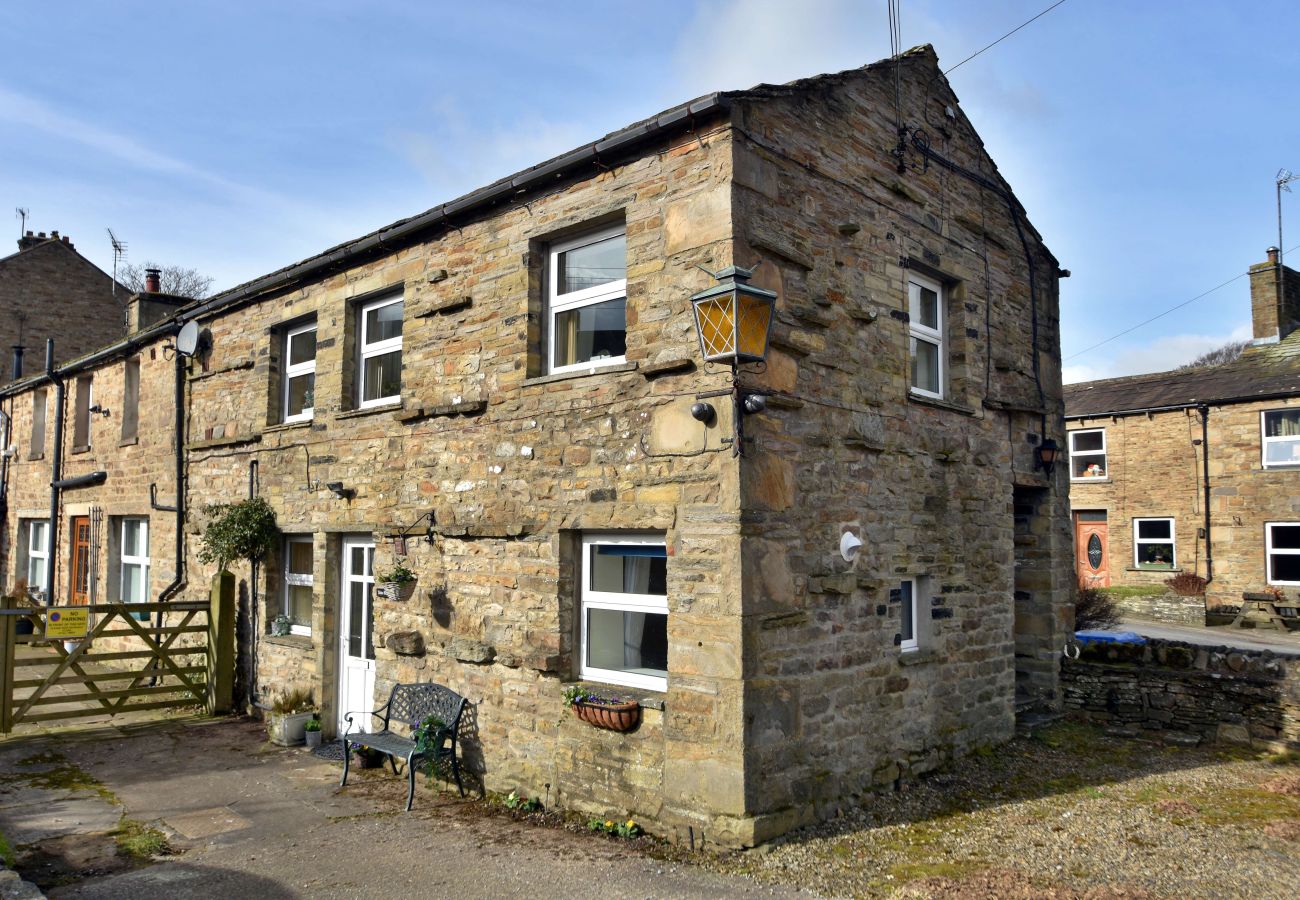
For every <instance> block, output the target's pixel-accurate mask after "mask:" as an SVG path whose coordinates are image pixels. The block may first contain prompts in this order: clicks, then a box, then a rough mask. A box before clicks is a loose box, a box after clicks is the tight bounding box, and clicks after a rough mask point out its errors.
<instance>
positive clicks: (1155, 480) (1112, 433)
mask: <svg viewBox="0 0 1300 900" xmlns="http://www.w3.org/2000/svg"><path fill="white" fill-rule="evenodd" d="M1250 299H1251V316H1252V321H1253V325H1254V340H1253V342H1252V344H1251V346H1249V347H1248V348H1247V349H1246V350H1245V352H1244V353H1242V354H1241V356H1240V357H1239V358H1237V359H1236V360H1234V361H1232V362H1230V363H1225V364H1222V365H1216V366H1202V367H1198V368H1193V369H1182V370H1177V371H1174V372H1157V373H1155V374H1152V375H1135V376H1132V377H1128V378H1111V379H1106V380H1103V381H1090V382H1084V383H1082V384H1072V385H1069V386H1068V387H1066V389H1065V397H1066V425H1067V427H1068V429H1069V452H1070V462H1069V466H1070V501H1071V506H1072V507H1073V517H1074V530H1075V535H1076V541H1077V543H1078V547H1077V551H1076V557H1077V565H1078V575H1079V578H1080V581H1081V583H1083V584H1085V585H1093V586H1099V587H1105V586H1108V585H1139V584H1159V583H1160V582H1163V581H1164V580H1166V579H1168V578H1170V577H1171V576H1172V575H1176V574H1179V573H1184V572H1186V573H1191V574H1195V575H1199V576H1200V577H1202V578H1205V579H1208V580H1209V584H1208V585H1207V586H1206V601H1205V602H1206V603H1207V604H1208V605H1209V606H1211V607H1218V606H1236V605H1239V604H1240V603H1241V602H1242V594H1243V593H1245V592H1262V591H1264V590H1266V589H1267V588H1270V587H1271V588H1276V589H1278V590H1280V591H1282V592H1283V594H1284V595H1285V596H1286V597H1289V598H1290V600H1291V603H1290V604H1289V605H1290V606H1292V607H1294V606H1296V605H1297V603H1296V596H1297V590H1298V589H1300V492H1297V490H1296V482H1295V478H1296V477H1297V474H1298V473H1300V330H1297V326H1300V272H1296V271H1295V270H1294V269H1290V268H1286V269H1285V270H1283V269H1282V268H1281V267H1280V265H1279V262H1278V257H1277V249H1276V248H1273V247H1270V248H1269V250H1268V259H1267V261H1266V262H1262V263H1259V264H1257V265H1254V266H1251V267H1250ZM1192 612H1193V618H1198V619H1199V621H1200V622H1201V623H1203V622H1204V615H1203V613H1204V609H1203V608H1199V607H1198V608H1196V609H1193V610H1192Z"/></svg>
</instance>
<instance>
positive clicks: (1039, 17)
mask: <svg viewBox="0 0 1300 900" xmlns="http://www.w3.org/2000/svg"><path fill="white" fill-rule="evenodd" d="M1064 2H1065V0H1056V2H1055V3H1053V4H1052V5H1051V6H1049V7H1047V9H1045V10H1043V11H1042V12H1040V13H1039V14H1038V15H1036V16H1034V18H1033V19H1029V20H1028V21H1025V22H1021V23H1020V24H1019V25H1017V26H1016V27H1015V28H1012V29H1011V30H1010V31H1008V32H1007V33H1006V34H1004V35H1002V37H1000V38H998V39H997V40H996V41H994V42H993V43H991V44H989V45H988V46H987V47H981V48H980V49H978V50H976V51H975V52H974V53H972V54H971V55H970V56H968V57H966V58H965V59H963V60H962V61H961V62H959V63H957V65H955V66H953V67H952V68H951V69H947V70H946V71H945V72H944V73H943V74H945V75H951V74H952V72H953V70H954V69H957V68H959V67H961V66H964V65H966V63H968V62H970V61H971V60H972V59H974V58H975V57H977V56H979V55H980V54H981V53H983V52H984V51H985V50H989V49H992V48H993V47H996V46H997V45H998V44H1000V43H1002V42H1003V41H1005V40H1006V39H1007V38H1009V37H1011V35H1013V34H1015V33H1016V32H1017V31H1019V30H1020V29H1022V28H1024V27H1025V26H1026V25H1028V24H1029V23H1030V22H1033V21H1035V20H1037V19H1041V18H1042V17H1043V16H1045V15H1047V14H1048V13H1049V12H1051V11H1052V10H1054V9H1056V8H1057V7H1058V6H1060V5H1061V4H1062V3H1064Z"/></svg>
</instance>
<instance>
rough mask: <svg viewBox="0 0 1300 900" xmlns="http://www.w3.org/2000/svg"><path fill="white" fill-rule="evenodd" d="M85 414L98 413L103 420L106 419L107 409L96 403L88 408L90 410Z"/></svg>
mask: <svg viewBox="0 0 1300 900" xmlns="http://www.w3.org/2000/svg"><path fill="white" fill-rule="evenodd" d="M86 412H91V413H99V414H100V415H101V416H103V417H104V418H105V419H107V418H108V407H107V406H100V405H99V404H98V403H96V404H95V405H94V406H92V407H90V409H88V410H86Z"/></svg>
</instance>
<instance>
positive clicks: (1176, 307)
mask: <svg viewBox="0 0 1300 900" xmlns="http://www.w3.org/2000/svg"><path fill="white" fill-rule="evenodd" d="M1296 250H1300V244H1297V245H1296V246H1294V247H1292V248H1291V249H1290V250H1288V251H1286V252H1287V253H1294V252H1295V251H1296ZM1249 274H1250V273H1249V272H1242V273H1241V274H1239V275H1233V276H1232V277H1231V278H1229V279H1228V280H1227V281H1225V282H1223V283H1222V284H1216V285H1215V286H1214V287H1212V288H1210V289H1209V290H1208V291H1205V292H1204V293H1200V294H1197V295H1196V296H1195V297H1193V298H1192V299H1190V300H1184V301H1183V302H1182V303H1178V304H1176V305H1174V306H1171V307H1169V308H1168V309H1166V310H1165V311H1164V312H1161V313H1156V314H1155V315H1154V316H1152V317H1151V318H1149V319H1145V320H1143V321H1141V322H1138V323H1137V324H1136V325H1134V326H1132V327H1131V328H1125V329H1124V330H1123V331H1121V332H1119V334H1113V335H1111V336H1110V337H1108V338H1106V340H1104V341H1099V342H1097V343H1095V344H1093V345H1092V346H1091V347H1085V348H1084V349H1082V350H1080V351H1079V352H1078V353H1071V354H1070V355H1069V356H1067V357H1065V358H1064V359H1062V360H1061V362H1069V361H1070V360H1072V359H1074V358H1075V357H1076V356H1083V354H1085V353H1091V352H1092V351H1093V350H1096V349H1097V348H1098V347H1102V346H1105V345H1106V344H1109V343H1110V342H1111V341H1114V340H1118V339H1119V338H1122V337H1123V336H1124V335H1126V334H1132V333H1133V332H1135V331H1137V330H1138V329H1139V328H1142V327H1143V326H1145V325H1150V324H1151V323H1152V322H1154V321H1155V320H1156V319H1163V318H1164V317H1165V316H1167V315H1169V314H1170V313H1171V312H1177V311H1178V310H1180V309H1182V308H1183V307H1184V306H1187V305H1189V304H1191V303H1195V302H1196V301H1197V300H1200V299H1201V298H1203V297H1208V296H1210V295H1211V294H1213V293H1214V292H1215V291H1217V290H1221V289H1222V288H1226V287H1227V286H1228V285H1230V284H1232V283H1233V282H1234V281H1240V280H1241V279H1243V278H1245V277H1246V276H1247V275H1249Z"/></svg>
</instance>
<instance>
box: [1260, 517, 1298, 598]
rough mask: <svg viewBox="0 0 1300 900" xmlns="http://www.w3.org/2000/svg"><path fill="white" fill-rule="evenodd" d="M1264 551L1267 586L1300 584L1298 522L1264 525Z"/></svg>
mask: <svg viewBox="0 0 1300 900" xmlns="http://www.w3.org/2000/svg"><path fill="white" fill-rule="evenodd" d="M1264 551H1265V552H1264V555H1265V560H1266V561H1265V567H1266V570H1267V576H1266V577H1267V579H1268V583H1269V584H1300V522H1268V523H1267V524H1265V525H1264Z"/></svg>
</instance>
